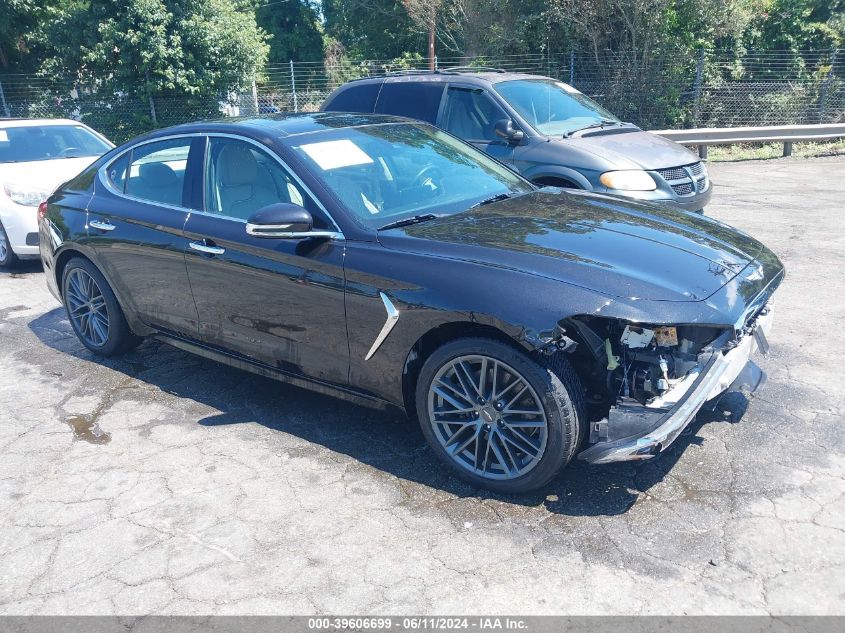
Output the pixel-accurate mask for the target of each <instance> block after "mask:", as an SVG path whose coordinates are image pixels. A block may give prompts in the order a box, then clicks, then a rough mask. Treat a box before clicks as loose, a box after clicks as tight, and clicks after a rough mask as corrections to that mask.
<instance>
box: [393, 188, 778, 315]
mask: <svg viewBox="0 0 845 633" xmlns="http://www.w3.org/2000/svg"><path fill="white" fill-rule="evenodd" d="M379 241H380V242H381V243H382V244H383V245H384V246H385V247H387V248H391V249H397V250H403V251H409V252H416V253H420V254H428V255H433V256H439V257H446V258H453V259H460V260H465V261H474V262H477V263H480V264H484V265H488V266H491V267H502V268H509V269H514V270H519V271H521V272H525V273H528V274H533V275H539V276H543V277H548V278H551V279H555V280H558V281H562V282H565V283H568V284H573V285H577V286H580V287H583V288H587V289H590V290H594V291H597V292H600V293H602V294H603V295H604V296H608V297H611V296H612V297H623V298H627V299H649V300H654V301H702V300H704V299H706V298H708V297H709V296H711V295H712V294H713V293H715V292H716V291H718V290H719V289H720V288H722V287H723V286H725V284H727V283H728V282H729V281H731V280H732V279H733V278H734V277H736V276H737V275H738V274H739V273H740V272H741V271H742V270H743V269H744V268H746V267H747V266H748V265H749V264H750V263H751V262H753V261H754V260H755V258H758V259H762V261H765V262H767V266H776V267H781V266H780V262H779V261H778V260H777V258H776V257H775V256H774V255H772V254H771V253H770V252H769V251H768V250H767V249H766V248H765V247H764V246H763V245H762V244H760V243H759V242H758V241H756V240H755V239H753V238H752V237H750V236H748V235H746V234H745V233H742V232H741V231H738V230H736V229H733V228H731V227H729V226H727V225H725V224H721V223H719V222H717V221H715V220H711V219H709V218H706V217H703V216H699V215H697V214H691V213H685V212H683V211H674V210H672V209H663V208H657V207H653V206H650V205H645V204H640V203H636V202H628V201H623V200H619V199H617V198H613V197H610V196H603V195H597V194H589V193H578V192H564V191H559V190H542V191H537V192H534V193H530V194H526V195H523V196H520V197H517V198H512V199H509V200H504V201H502V202H498V203H493V204H489V205H485V206H482V207H478V208H476V209H471V210H469V211H466V212H464V213H459V214H457V215H453V216H448V217H442V218H437V219H436V220H431V221H428V222H424V223H421V224H416V225H412V226H408V227H403V228H401V229H391V230H386V231H381V232H380V233H379ZM761 255H762V258H761V257H760V256H761ZM781 268H782V267H781ZM769 272H771V271H769Z"/></svg>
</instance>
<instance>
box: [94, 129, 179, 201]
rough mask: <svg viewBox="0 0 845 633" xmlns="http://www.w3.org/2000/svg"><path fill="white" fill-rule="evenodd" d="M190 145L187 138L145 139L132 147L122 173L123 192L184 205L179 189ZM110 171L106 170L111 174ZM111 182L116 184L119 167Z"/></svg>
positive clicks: (146, 198)
mask: <svg viewBox="0 0 845 633" xmlns="http://www.w3.org/2000/svg"><path fill="white" fill-rule="evenodd" d="M190 149H191V139H190V138H177V139H171V140H169V141H159V142H156V143H148V144H146V145H141V146H139V147H136V148H135V149H133V150H132V156H131V158H130V159H129V168H128V169H127V170H126V171H125V176H124V178H125V187H124V190H125V191H126V194H127V195H129V196H133V197H135V198H141V199H142V200H149V201H150V202H159V203H162V204H169V205H174V206H183V203H182V197H183V196H182V193H183V191H184V188H185V169H186V168H187V166H188V152H189V151H190ZM118 162H119V161H118ZM111 172H112V170H109V177H110V178H112V174H111ZM115 179H117V180H115ZM112 182H114V183H115V186H119V185H118V183H119V182H120V173H119V171H116V172H115V176H114V178H113V179H112Z"/></svg>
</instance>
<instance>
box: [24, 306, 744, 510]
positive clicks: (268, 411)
mask: <svg viewBox="0 0 845 633" xmlns="http://www.w3.org/2000/svg"><path fill="white" fill-rule="evenodd" d="M29 327H30V329H31V330H32V332H33V333H34V334H35V335H36V336H37V337H38V338H39V339H40V340H41V341H42V342H43V343H44V344H45V345H47V346H49V347H51V348H53V349H55V350H56V351H59V352H61V353H63V354H68V355H70V356H74V357H77V358H80V359H83V360H86V361H89V362H95V363H97V364H99V365H102V366H105V367H108V368H110V369H112V370H114V371H118V372H121V373H124V374H125V375H127V376H131V377H133V378H135V379H136V380H139V381H143V382H145V383H148V384H151V385H153V386H155V387H156V388H158V389H160V390H161V391H163V392H166V393H169V394H172V395H174V396H176V397H178V398H183V399H189V400H191V401H194V402H196V403H199V404H202V405H205V406H207V407H208V408H210V409H213V410H215V411H217V413H212V414H209V415H207V416H205V417H202V418H201V419H199V420H198V424H200V425H202V426H205V427H209V428H214V427H219V426H228V425H238V424H259V425H261V426H263V427H266V428H268V429H271V430H273V431H279V432H283V433H287V434H291V435H293V436H296V437H299V438H301V439H303V440H305V441H307V442H310V443H312V444H315V445H319V446H323V447H325V448H327V449H329V450H331V451H334V452H336V453H340V454H343V455H347V456H349V457H350V458H352V459H354V460H356V461H357V462H360V463H361V464H366V465H368V466H370V467H372V468H374V469H377V470H380V471H383V472H385V473H388V474H390V475H393V476H395V477H397V478H399V479H402V480H406V481H409V482H413V483H415V484H419V485H421V486H427V487H430V488H434V489H439V490H442V491H445V492H447V493H449V494H452V495H455V496H457V497H461V498H476V499H495V500H498V501H501V502H503V503H506V504H514V505H515V506H531V507H540V506H545V508H546V509H547V510H548V511H549V512H553V513H556V514H561V515H567V516H610V515H618V514H623V513H625V512H626V511H627V510H628V509H629V508H630V507H631V506H632V505H633V504H634V503H635V502H636V501H637V498H638V497H639V496H640V495H641V494H643V493H645V492H647V491H648V490H649V489H650V488H651V487H652V486H654V485H656V484H658V483H660V482H661V481H662V480H663V479H664V477H665V476H666V475H667V474H668V473H669V472H670V471H671V470H672V468H673V467H674V465H675V463H676V462H677V461H678V459H679V458H680V457H681V455H683V453H684V451H685V450H686V448H687V447H688V446H689V445H690V444H701V443H702V442H703V439H702V438H701V437H699V436H698V430H699V429H700V428H701V426H702V425H703V424H706V423H710V422H729V423H732V422H736V421H738V420H739V419H740V418H741V417H742V414H743V413H744V412H745V409H746V408H747V399H746V398H745V397H744V396H742V394H728V395H727V396H726V397H724V398H723V399H722V400H721V401H720V402H719V403H718V404H719V406H717V407H716V408H715V409H713V410H706V411H702V412H701V413H699V415H698V418H697V419H696V420H695V421H694V422H693V423H692V424H691V425H690V426H689V427H687V429H686V430H685V431H684V433H683V434H682V435H681V436H680V437H679V438H678V439H677V440H676V441H675V442H674V443H673V444H672V446H671V447H670V448H669V449H667V450H666V451H665V452H664V453H663V454H662V455H661V456H660V458H659V459H655V460H650V461H647V462H639V463H634V462H629V463H621V464H610V465H604V466H594V465H590V464H587V463H585V462H582V461H578V460H573V461H572V463H571V464H570V465H569V466H567V467H566V468H565V469H564V470H563V471H562V472H561V473H560V475H558V476H557V477H556V478H555V479H554V480H553V481H552V482H551V483H550V484H549V485H547V486H546V487H544V488H543V489H541V490H539V491H536V492H533V493H529V494H525V495H518V496H516V495H499V494H495V493H491V492H488V491H486V490H482V489H478V488H475V487H473V486H471V485H468V484H465V483H463V482H461V481H460V480H458V479H457V478H455V477H453V476H450V475H449V473H448V472H447V470H446V469H445V468H444V467H443V466H442V465H441V464H440V463H439V462H438V461H437V459H436V458H435V456H434V454H433V453H432V451H431V450H430V449H429V448H428V446H427V444H426V442H425V439H424V438H423V435H422V433H421V431H420V430H419V427H418V426H417V424H416V422H413V421H410V420H408V419H407V418H405V417H404V415H402V414H401V413H399V412H398V411H392V412H391V411H377V410H373V409H369V408H366V407H362V406H358V405H354V404H349V403H347V402H344V401H341V400H338V399H335V398H331V397H329V396H323V395H320V394H316V393H313V392H311V391H308V390H306V389H301V388H297V387H293V386H291V385H287V384H284V383H281V382H278V381H274V380H271V379H269V378H264V377H261V376H257V375H254V374H251V373H249V372H245V371H241V370H238V369H234V368H231V367H228V366H226V365H222V364H219V363H216V362H214V361H210V360H206V359H203V358H200V357H198V356H196V355H194V354H189V353H187V352H183V351H181V350H177V349H175V348H173V347H171V346H169V345H166V344H164V343H160V342H157V341H146V342H144V343H143V344H142V345H141V346H140V347H139V348H138V349H137V350H135V351H133V352H130V353H129V354H126V355H125V356H124V357H121V358H114V359H108V358H100V357H96V356H94V355H93V354H91V353H90V352H89V351H88V350H87V349H85V348H84V347H83V346H82V345H81V343H79V341H78V340H77V339H76V337H75V336H74V335H73V333H72V331H71V329H70V325H69V324H68V322H67V318H66V315H65V312H64V310H63V309H61V308H56V309H55V310H52V311H50V312H48V313H46V314H43V315H42V316H40V317H38V318H36V319H34V320H32V321H30V323H29ZM162 423H164V422H162ZM298 450H299V451H300V452H301V449H298ZM421 496H425V495H421Z"/></svg>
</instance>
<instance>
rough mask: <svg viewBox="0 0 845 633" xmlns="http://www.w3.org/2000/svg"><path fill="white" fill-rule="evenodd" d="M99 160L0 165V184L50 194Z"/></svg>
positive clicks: (80, 159)
mask: <svg viewBox="0 0 845 633" xmlns="http://www.w3.org/2000/svg"><path fill="white" fill-rule="evenodd" d="M97 158H99V157H98V156H83V157H82V158H56V159H53V160H36V161H28V162H24V163H0V182H4V183H6V182H8V183H12V184H16V185H27V186H31V187H36V188H38V189H44V190H46V191H50V192H52V191H53V190H55V189H56V187H58V186H59V185H60V184H62V183H63V182H66V181H68V180H70V179H71V178H73V177H74V176H76V175H77V174H78V173H79V172H81V171H82V170H83V169H85V168H86V167H88V165H90V164H91V163H93V162H94V161H95V160H97Z"/></svg>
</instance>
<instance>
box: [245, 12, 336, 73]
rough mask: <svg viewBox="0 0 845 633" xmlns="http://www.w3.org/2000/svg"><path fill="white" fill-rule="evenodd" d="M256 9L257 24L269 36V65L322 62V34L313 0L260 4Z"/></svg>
mask: <svg viewBox="0 0 845 633" xmlns="http://www.w3.org/2000/svg"><path fill="white" fill-rule="evenodd" d="M255 11H256V13H255V15H256V19H257V21H258V25H259V26H260V27H261V28H262V29H263V30H264V31H266V32H267V33H268V34H269V35H270V40H269V44H270V55H269V58H268V62H269V63H270V64H283V63H287V62H288V61H289V60H293V61H303V62H313V61H322V59H323V33H322V27H321V25H320V20H319V13H318V12H319V5H318V4H317V3H316V2H312V1H310V0H282V1H281V2H276V3H272V4H266V3H261V4H258V5H257V6H256V10H255Z"/></svg>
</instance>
